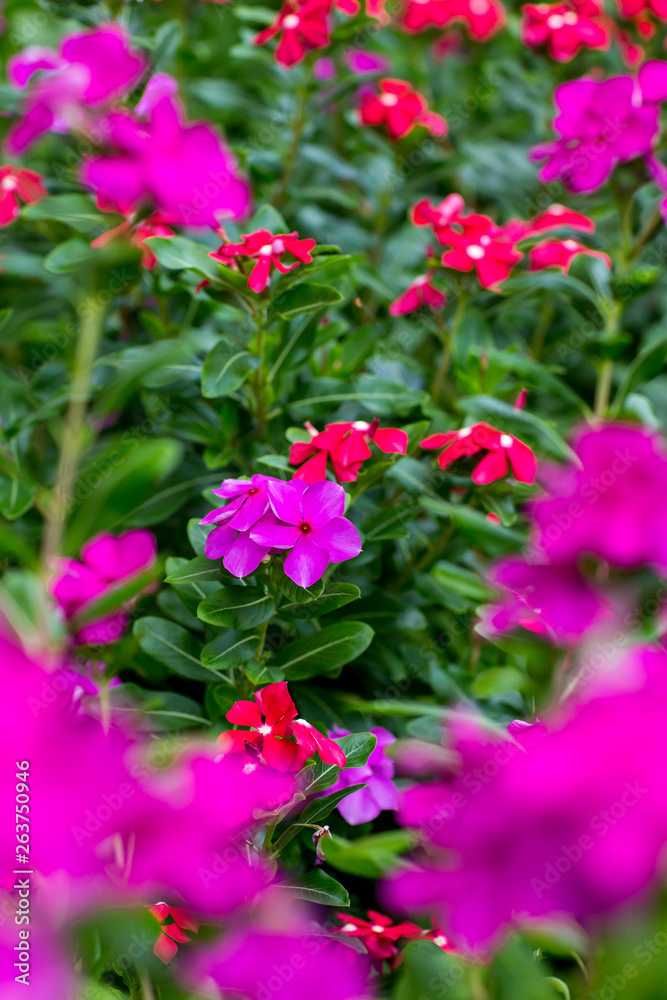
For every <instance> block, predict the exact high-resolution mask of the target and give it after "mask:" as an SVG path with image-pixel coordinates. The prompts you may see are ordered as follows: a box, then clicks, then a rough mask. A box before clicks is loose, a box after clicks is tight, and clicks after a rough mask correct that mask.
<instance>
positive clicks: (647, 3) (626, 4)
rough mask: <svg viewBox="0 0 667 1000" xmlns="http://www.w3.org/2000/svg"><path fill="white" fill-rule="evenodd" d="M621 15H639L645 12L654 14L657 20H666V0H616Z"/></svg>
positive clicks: (633, 16)
mask: <svg viewBox="0 0 667 1000" xmlns="http://www.w3.org/2000/svg"><path fill="white" fill-rule="evenodd" d="M617 2H618V6H619V8H620V14H621V17H624V18H628V19H630V18H635V17H640V16H641V15H643V14H644V13H645V12H648V13H651V14H654V15H655V16H656V17H657V18H658V20H659V21H664V20H667V2H666V0H617Z"/></svg>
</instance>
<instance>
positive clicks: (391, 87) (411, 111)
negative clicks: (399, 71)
mask: <svg viewBox="0 0 667 1000" xmlns="http://www.w3.org/2000/svg"><path fill="white" fill-rule="evenodd" d="M378 87H379V89H380V93H379V94H365V95H364V96H363V98H362V100H361V109H360V114H361V120H362V122H363V124H364V125H386V127H387V131H388V132H389V135H390V137H391V138H392V139H401V138H402V137H403V136H404V135H407V134H408V133H409V132H411V131H412V129H413V128H415V126H416V125H423V127H424V128H426V129H428V131H429V132H431V134H432V135H446V134H447V122H446V121H445V119H444V118H441V116H440V115H436V114H435V112H433V111H429V110H428V105H427V103H426V101H425V99H424V98H423V97H422V95H421V94H419V93H417V91H416V90H413V89H412V87H411V86H410V84H409V83H405V81H404V80H394V79H391V78H390V77H387V78H385V79H384V80H380V81H379V83H378Z"/></svg>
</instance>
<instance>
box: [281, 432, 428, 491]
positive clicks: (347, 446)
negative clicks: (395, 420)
mask: <svg viewBox="0 0 667 1000" xmlns="http://www.w3.org/2000/svg"><path fill="white" fill-rule="evenodd" d="M378 424H379V420H377V419H375V420H374V421H373V423H372V424H368V423H366V421H365V420H355V421H348V422H347V423H341V424H326V429H325V430H323V431H322V432H321V433H319V432H318V431H317V430H316V428H315V427H313V425H312V424H311V423H307V424H306V425H305V426H306V430H307V431H308V433H309V434H310V436H311V437H310V441H297V442H295V443H294V444H293V445H292V447H291V448H290V453H289V460H290V464H291V465H300V463H301V462H303V463H304V464H303V465H301V468H300V469H297V471H296V472H295V473H294V475H293V476H292V479H303V480H304V481H305V482H307V483H317V482H320V481H322V480H324V479H326V478H327V460H328V459H329V458H331V464H332V465H333V471H334V475H335V476H336V479H337V480H338V482H340V483H354V482H356V480H357V476H358V474H359V469H360V468H361V466H362V465H363V463H364V462H365V461H366V459H368V458H371V457H372V455H373V453H372V451H371V449H370V448H369V444H370V442H371V441H374V442H375V444H376V445H377V446H378V448H379V449H380V451H384V452H385V453H390V454H395V455H405V452H406V450H407V447H408V435H407V434H406V433H405V431H402V430H400V429H399V428H398V427H379V426H378Z"/></svg>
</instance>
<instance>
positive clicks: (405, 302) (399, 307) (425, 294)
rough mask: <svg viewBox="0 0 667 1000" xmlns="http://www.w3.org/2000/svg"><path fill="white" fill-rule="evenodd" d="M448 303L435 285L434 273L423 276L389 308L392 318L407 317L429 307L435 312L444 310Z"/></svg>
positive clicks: (409, 286)
mask: <svg viewBox="0 0 667 1000" xmlns="http://www.w3.org/2000/svg"><path fill="white" fill-rule="evenodd" d="M446 303H447V296H446V295H445V293H444V292H441V291H440V290H439V289H437V288H436V287H435V285H434V284H433V272H432V271H429V272H428V274H421V275H420V276H419V277H418V278H415V279H414V281H413V282H412V283H411V284H410V285H408V287H407V288H406V290H405V291H404V292H403V293H402V294H401V295H399V297H398V298H397V299H394V301H393V302H392V303H391V305H390V306H389V315H390V316H405V315H406V314H407V313H411V312H414V311H415V310H416V309H421V308H422V307H427V308H428V309H431V310H432V311H433V312H438V311H439V310H440V309H443V308H444V307H445V305H446Z"/></svg>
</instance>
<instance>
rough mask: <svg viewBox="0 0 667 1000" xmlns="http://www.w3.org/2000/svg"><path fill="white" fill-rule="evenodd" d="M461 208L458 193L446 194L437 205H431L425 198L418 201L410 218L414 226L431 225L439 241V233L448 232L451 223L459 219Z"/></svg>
mask: <svg viewBox="0 0 667 1000" xmlns="http://www.w3.org/2000/svg"><path fill="white" fill-rule="evenodd" d="M463 208H464V204H463V198H462V197H461V195H460V194H448V195H447V197H446V198H445V199H443V201H441V202H440V204H439V205H431V203H430V201H427V200H426V199H424V200H423V201H418V202H417V204H416V205H415V206H414V207H413V209H412V211H411V212H410V218H411V219H412V223H413V225H415V226H431V227H432V229H433V232H434V234H435V235H436V236H437V237H438V240H439V242H442V240H441V239H440V234H441V233H442V234H444V235H445V236H447V235H448V234H449V232H450V229H451V226H452V223H458V222H459V221H460V219H461V213H462V212H463Z"/></svg>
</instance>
